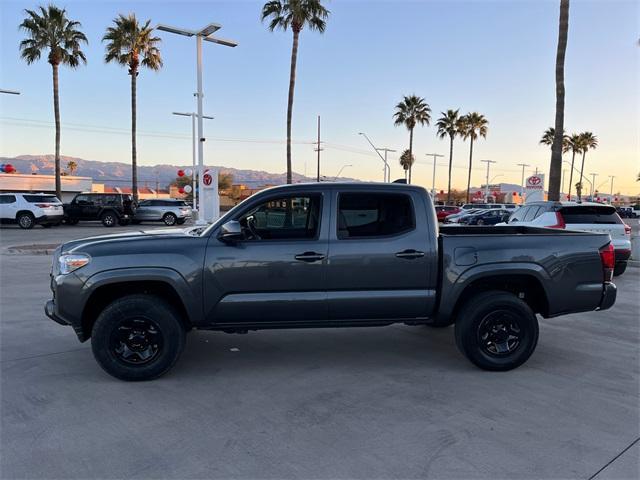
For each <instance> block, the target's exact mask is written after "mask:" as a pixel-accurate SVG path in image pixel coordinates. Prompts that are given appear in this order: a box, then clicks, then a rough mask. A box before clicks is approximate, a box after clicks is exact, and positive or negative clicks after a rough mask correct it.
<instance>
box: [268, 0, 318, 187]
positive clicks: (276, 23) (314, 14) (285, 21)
mask: <svg viewBox="0 0 640 480" xmlns="http://www.w3.org/2000/svg"><path fill="white" fill-rule="evenodd" d="M329 13H330V12H329V10H327V9H326V8H325V7H324V6H323V5H322V2H321V1H320V0H271V1H269V2H267V3H265V4H264V6H263V7H262V21H263V22H264V21H265V20H266V19H269V30H271V31H274V30H276V29H282V30H285V31H286V30H287V29H289V27H290V28H291V30H292V31H293V46H292V47H291V70H290V73H289V99H288V101H287V183H292V178H291V177H292V174H291V117H292V115H293V92H294V90H295V86H296V63H297V61H298V39H299V37H300V32H301V31H302V29H303V28H304V27H305V26H307V27H308V28H309V30H316V31H318V32H320V33H324V31H325V29H326V27H327V22H326V20H327V18H329Z"/></svg>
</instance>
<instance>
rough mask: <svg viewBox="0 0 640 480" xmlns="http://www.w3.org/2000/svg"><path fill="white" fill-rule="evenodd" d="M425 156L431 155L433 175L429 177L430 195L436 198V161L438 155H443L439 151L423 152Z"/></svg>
mask: <svg viewBox="0 0 640 480" xmlns="http://www.w3.org/2000/svg"><path fill="white" fill-rule="evenodd" d="M425 155H426V156H427V157H433V177H432V178H431V197H432V198H436V161H437V160H438V157H444V155H440V154H439V153H425Z"/></svg>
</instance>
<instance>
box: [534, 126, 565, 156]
mask: <svg viewBox="0 0 640 480" xmlns="http://www.w3.org/2000/svg"><path fill="white" fill-rule="evenodd" d="M555 135H556V129H555V128H553V127H549V128H547V129H546V130H545V131H544V133H543V134H542V138H541V139H540V145H547V146H549V147H551V146H552V145H553V138H554V137H555ZM568 139H569V137H568V136H567V135H566V134H565V131H564V130H563V131H562V150H563V153H566V152H568V150H567V140H568Z"/></svg>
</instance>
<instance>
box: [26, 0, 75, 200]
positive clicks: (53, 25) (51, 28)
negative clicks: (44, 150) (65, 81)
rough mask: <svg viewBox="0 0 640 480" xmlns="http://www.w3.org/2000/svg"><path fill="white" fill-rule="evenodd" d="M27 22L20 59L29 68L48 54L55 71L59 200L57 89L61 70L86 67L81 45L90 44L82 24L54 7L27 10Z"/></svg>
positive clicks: (59, 187)
mask: <svg viewBox="0 0 640 480" xmlns="http://www.w3.org/2000/svg"><path fill="white" fill-rule="evenodd" d="M25 13H26V18H25V19H24V20H23V21H22V23H21V24H20V29H22V30H24V31H25V32H26V34H27V38H25V39H24V40H22V41H21V42H20V56H21V57H22V58H23V60H24V61H25V62H27V64H31V63H34V62H35V61H37V60H40V57H41V56H42V54H43V53H47V52H48V56H47V62H49V64H50V65H51V69H52V71H53V115H54V118H55V123H56V140H55V142H56V144H55V165H56V196H57V197H58V198H62V182H61V179H60V174H61V169H60V90H59V88H58V68H59V66H60V65H67V66H68V67H71V68H76V67H78V66H79V65H80V64H81V63H84V64H86V63H87V59H86V58H85V56H84V53H83V52H82V50H81V49H80V47H81V44H82V43H85V44H86V43H88V41H87V37H85V35H84V33H82V32H81V31H80V30H79V29H80V27H81V25H80V22H77V21H75V20H69V19H68V18H67V11H66V10H65V9H64V8H58V7H56V6H54V5H49V6H47V7H38V11H37V12H36V11H35V10H25Z"/></svg>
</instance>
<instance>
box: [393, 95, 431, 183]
mask: <svg viewBox="0 0 640 480" xmlns="http://www.w3.org/2000/svg"><path fill="white" fill-rule="evenodd" d="M393 118H394V120H393V124H394V125H395V126H396V127H397V126H399V125H404V126H405V127H407V130H409V158H413V129H414V128H415V127H416V125H429V122H430V121H431V108H430V107H429V105H428V104H427V102H426V101H425V100H424V98H422V97H418V96H417V95H409V96H407V95H405V96H404V98H403V99H402V101H401V102H400V103H398V104H397V105H396V113H394V114H393ZM412 166H413V161H412V162H411V164H410V165H409V180H408V182H409V183H411V168H412Z"/></svg>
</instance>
